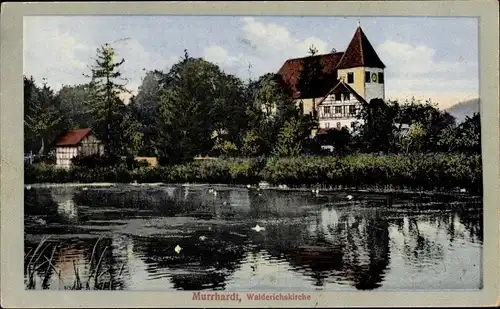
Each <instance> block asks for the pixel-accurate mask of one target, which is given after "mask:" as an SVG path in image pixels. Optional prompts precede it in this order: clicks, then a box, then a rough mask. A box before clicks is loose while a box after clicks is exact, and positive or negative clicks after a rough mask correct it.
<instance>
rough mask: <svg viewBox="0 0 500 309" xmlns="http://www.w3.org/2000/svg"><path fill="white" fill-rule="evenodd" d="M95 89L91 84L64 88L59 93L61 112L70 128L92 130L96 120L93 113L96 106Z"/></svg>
mask: <svg viewBox="0 0 500 309" xmlns="http://www.w3.org/2000/svg"><path fill="white" fill-rule="evenodd" d="M94 98H95V94H94V87H92V85H90V84H81V85H74V86H68V85H65V86H63V87H62V88H61V89H60V90H59V92H58V93H57V99H58V100H59V102H60V104H61V112H62V113H63V115H65V119H66V121H67V126H68V128H71V129H83V128H92V127H94V125H95V122H96V121H95V119H94V117H93V115H92V113H91V111H92V110H91V108H92V106H93V104H94Z"/></svg>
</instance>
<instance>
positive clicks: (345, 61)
mask: <svg viewBox="0 0 500 309" xmlns="http://www.w3.org/2000/svg"><path fill="white" fill-rule="evenodd" d="M354 67H372V68H381V69H384V68H385V64H384V63H383V62H382V60H380V58H379V57H378V55H377V53H376V52H375V49H374V48H373V46H372V44H371V43H370V41H368V38H367V37H366V35H365V33H364V32H363V30H362V29H361V27H358V28H357V29H356V32H355V33H354V36H353V38H352V40H351V43H349V46H347V49H346V51H345V52H344V54H343V56H342V59H340V62H339V64H338V66H337V68H338V69H348V68H354Z"/></svg>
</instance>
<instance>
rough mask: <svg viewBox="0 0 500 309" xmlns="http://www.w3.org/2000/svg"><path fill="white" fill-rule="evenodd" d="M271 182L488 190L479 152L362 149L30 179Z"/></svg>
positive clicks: (43, 170) (39, 171) (28, 174)
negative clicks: (369, 151) (376, 151)
mask: <svg viewBox="0 0 500 309" xmlns="http://www.w3.org/2000/svg"><path fill="white" fill-rule="evenodd" d="M262 180H265V181H267V182H269V183H271V184H288V185H291V186H302V185H322V186H327V187H344V188H363V187H387V186H390V187H393V188H397V189H398V188H399V189H405V188H409V189H414V190H436V189H441V190H455V189H456V188H466V189H468V190H469V191H471V192H480V191H481V190H482V162H481V156H480V155H478V154H472V155H469V154H455V155H448V154H437V153H435V154H405V155H374V154H357V155H347V156H345V157H335V156H298V157H290V158H278V157H274V158H269V159H267V160H265V159H264V158H251V159H242V158H231V159H226V160H222V159H213V160H195V161H193V162H189V163H186V164H178V165H173V166H169V167H156V168H154V167H134V169H132V170H130V169H128V168H127V166H126V165H123V164H122V165H116V166H115V167H95V168H81V167H74V168H72V169H70V170H63V169H56V168H54V167H53V166H51V165H43V164H40V165H31V166H27V167H26V168H25V183H37V182H42V183H43V182H45V183H51V182H60V183H65V182H82V183H90V182H132V181H137V182H165V183H200V182H201V183H207V182H209V183H226V184H249V183H257V182H259V181H262Z"/></svg>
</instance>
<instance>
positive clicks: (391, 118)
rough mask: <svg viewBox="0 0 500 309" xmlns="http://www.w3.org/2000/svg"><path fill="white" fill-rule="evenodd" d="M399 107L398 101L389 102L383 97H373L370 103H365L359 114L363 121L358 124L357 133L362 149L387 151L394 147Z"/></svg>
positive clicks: (357, 140)
mask: <svg viewBox="0 0 500 309" xmlns="http://www.w3.org/2000/svg"><path fill="white" fill-rule="evenodd" d="M398 109H399V105H398V104H397V102H389V104H387V103H386V102H384V100H382V99H372V100H371V101H370V102H369V103H368V104H363V107H362V108H361V111H360V114H359V115H358V118H360V119H362V120H363V122H362V124H360V125H358V127H357V128H356V131H357V132H356V134H355V140H356V143H357V144H358V147H360V149H361V150H363V151H368V152H385V153H387V152H390V151H392V150H393V149H394V144H395V132H396V126H395V119H396V116H397V113H398Z"/></svg>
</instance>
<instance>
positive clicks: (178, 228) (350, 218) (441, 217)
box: [25, 186, 482, 291]
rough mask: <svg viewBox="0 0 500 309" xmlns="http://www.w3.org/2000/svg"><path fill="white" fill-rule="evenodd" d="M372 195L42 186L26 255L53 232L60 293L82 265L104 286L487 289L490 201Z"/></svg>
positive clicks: (46, 283) (43, 271)
mask: <svg viewBox="0 0 500 309" xmlns="http://www.w3.org/2000/svg"><path fill="white" fill-rule="evenodd" d="M27 191H28V190H27ZM213 192H216V194H214V193H213ZM337 195H338V194H337ZM371 198H372V197H369V198H367V199H365V200H363V199H362V197H361V196H360V197H357V199H356V200H357V202H356V203H351V204H346V203H345V202H342V203H341V202H340V201H339V199H338V197H337V196H336V195H335V194H331V195H330V196H329V195H327V194H325V195H323V196H322V197H314V196H311V195H310V194H308V193H304V192H280V191H273V190H262V191H256V190H247V189H245V188H229V187H217V188H215V187H208V186H193V187H189V186H158V187H149V188H141V187H140V186H117V187H114V188H92V189H88V190H81V189H78V188H50V189H32V190H29V192H26V193H25V201H26V203H25V231H26V236H25V238H26V239H25V251H26V253H27V254H28V253H30V249H32V248H34V247H36V246H37V244H38V241H39V240H40V237H41V236H43V235H47V234H52V235H53V236H52V238H51V241H50V242H49V245H48V247H47V248H46V249H44V254H46V255H48V256H49V257H50V256H51V255H52V263H53V264H54V266H55V269H52V268H45V267H41V268H40V269H39V277H40V278H41V279H40V280H39V281H40V282H39V285H37V286H38V288H40V287H42V288H51V289H62V288H68V287H69V288H71V287H72V286H73V285H74V281H75V274H76V273H78V275H79V277H80V278H81V280H82V281H83V282H84V283H85V282H86V280H87V279H85V278H88V277H89V276H90V275H91V274H92V271H93V270H94V271H95V269H96V267H97V268H99V271H100V276H99V282H95V278H94V279H92V277H91V280H88V281H91V283H92V284H94V286H95V288H98V289H124V290H227V291H237V290H240V291H245V290H249V289H251V290H255V291H270V290H296V291H299V290H300V291H303V290H339V289H357V290H373V289H398V288H413V289H415V288H417V289H429V288H478V287H480V286H481V282H480V273H481V268H480V253H481V248H482V224H481V222H482V220H481V218H482V211H481V210H480V208H477V207H474V206H471V205H469V204H465V203H462V204H461V207H460V208H457V209H452V208H451V207H444V208H440V209H430V208H428V209H425V208H422V209H424V210H422V209H420V208H419V209H420V210H415V208H412V207H403V206H404V205H401V203H399V204H398V201H397V200H393V203H394V205H395V207H384V206H383V205H380V203H379V204H378V206H370V205H373V203H371V201H370V200H369V199H371ZM405 198H406V200H405V203H407V199H408V197H405ZM422 205H424V204H422ZM40 219H44V220H46V223H45V224H44V225H42V224H41V223H40V222H41V221H40ZM256 224H259V225H260V226H263V227H265V230H263V231H260V232H257V231H255V230H252V229H251V228H252V227H254V226H255V225H256ZM98 239H99V241H98ZM96 243H97V245H96ZM177 245H179V246H180V247H182V250H181V251H180V253H177V252H176V251H175V250H174V248H175V247H176V246H177ZM94 246H95V247H94ZM54 248H55V249H54ZM52 252H53V253H52ZM29 259H30V257H29V254H28V258H27V260H29ZM99 261H100V262H99ZM41 262H43V259H40V260H39V262H38V263H41ZM26 263H28V262H26ZM43 279H45V280H43ZM42 281H43V282H42Z"/></svg>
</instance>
